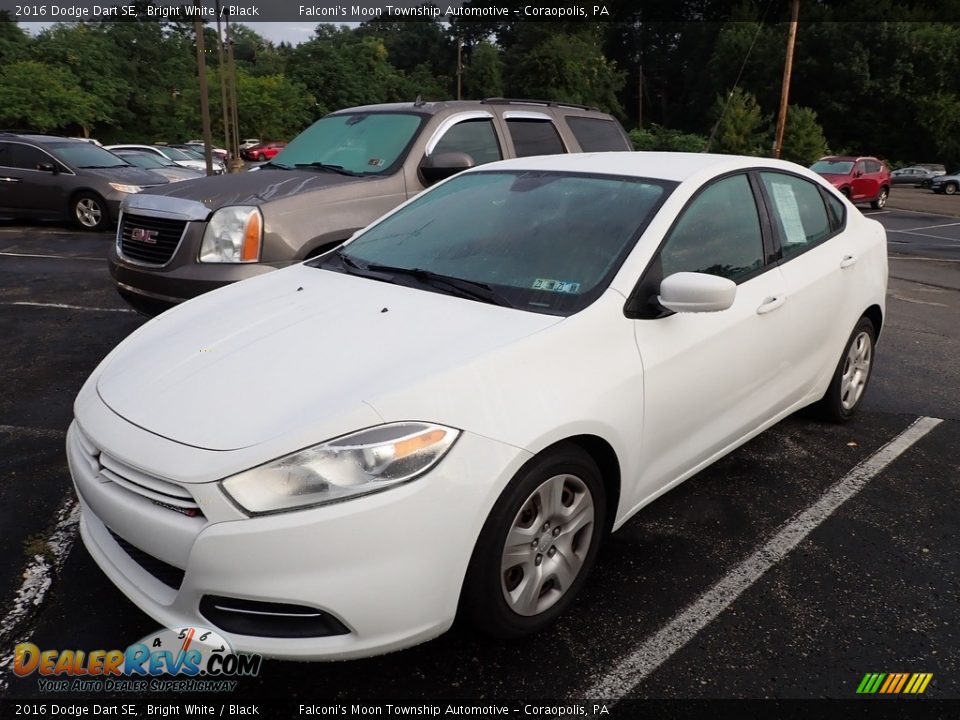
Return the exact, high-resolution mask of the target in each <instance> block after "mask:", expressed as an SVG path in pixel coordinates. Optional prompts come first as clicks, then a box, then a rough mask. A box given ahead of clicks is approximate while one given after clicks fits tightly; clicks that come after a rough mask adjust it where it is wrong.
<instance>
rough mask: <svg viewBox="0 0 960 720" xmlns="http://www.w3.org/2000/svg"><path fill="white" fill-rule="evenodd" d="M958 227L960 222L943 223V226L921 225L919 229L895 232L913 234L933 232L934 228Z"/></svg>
mask: <svg viewBox="0 0 960 720" xmlns="http://www.w3.org/2000/svg"><path fill="white" fill-rule="evenodd" d="M954 225H960V222H952V223H944V224H943V225H921V226H920V227H915V228H907V229H906V230H897V231H895V232H913V231H914V230H933V229H934V228H942V227H953V226H954Z"/></svg>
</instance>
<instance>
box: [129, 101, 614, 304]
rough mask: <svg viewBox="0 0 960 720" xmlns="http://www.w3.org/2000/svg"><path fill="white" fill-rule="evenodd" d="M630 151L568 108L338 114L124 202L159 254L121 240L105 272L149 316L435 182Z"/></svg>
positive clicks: (293, 257)
mask: <svg viewBox="0 0 960 720" xmlns="http://www.w3.org/2000/svg"><path fill="white" fill-rule="evenodd" d="M629 149H631V144H630V141H629V139H628V138H627V135H626V133H625V132H624V131H623V128H621V127H620V124H619V123H617V121H616V120H614V119H613V118H612V117H611V116H610V115H607V114H605V113H601V112H597V111H594V110H590V109H585V108H582V107H575V106H572V105H557V104H547V103H536V102H520V101H509V100H499V99H490V100H486V101H470V102H468V101H460V102H457V101H451V102H437V103H424V102H420V103H398V104H391V105H373V106H366V107H359V108H350V109H347V110H341V111H339V112H335V113H333V114H331V115H328V116H327V117H325V118H322V119H320V120H318V121H317V122H316V123H314V124H313V125H311V126H310V127H309V128H307V129H306V130H305V131H303V132H302V133H301V134H300V135H298V136H297V137H296V138H295V139H294V140H293V141H292V142H291V143H290V144H289V145H288V146H287V147H286V148H285V149H284V150H283V152H281V153H280V154H279V155H277V156H276V157H275V158H274V159H273V160H271V161H269V162H266V163H264V164H263V165H261V166H259V167H257V168H255V169H253V170H251V171H250V172H245V173H235V174H232V175H227V176H225V177H223V178H217V179H216V180H211V179H207V180H204V181H203V182H196V183H189V185H188V186H185V185H180V186H179V187H178V188H176V189H174V188H170V190H171V191H170V192H169V193H162V194H154V195H152V196H151V197H150V198H149V199H146V200H144V201H143V202H141V203H137V204H132V205H128V206H126V207H125V209H124V227H125V228H126V227H129V228H149V229H152V230H160V229H161V225H162V226H163V228H162V230H163V232H162V234H161V242H159V243H158V244H157V246H156V248H155V250H158V251H160V250H162V252H155V253H152V254H151V255H150V259H145V254H144V253H143V251H142V250H143V249H142V248H140V247H139V246H138V245H137V244H136V243H131V242H130V241H126V240H123V238H122V237H121V242H120V244H119V245H118V246H116V247H114V248H113V249H112V250H111V253H110V258H111V259H110V267H111V273H112V274H113V278H114V281H115V282H116V287H117V289H118V290H119V291H120V293H121V294H122V295H123V296H124V297H125V298H126V299H127V300H128V302H129V303H130V304H131V305H132V306H133V307H135V308H137V309H138V310H140V311H141V312H144V313H156V312H158V311H160V310H162V309H165V308H167V307H170V306H171V305H173V304H176V303H178V302H181V301H182V300H185V299H187V298H190V297H194V296H196V295H199V294H200V293H203V292H206V291H208V290H212V289H214V288H217V287H221V286H223V285H226V284H227V283H231V282H234V281H236V280H242V279H244V278H248V277H253V276H255V275H260V274H263V273H265V272H270V271H273V270H275V269H276V268H279V267H283V266H285V265H289V264H290V263H293V262H298V261H300V260H303V259H305V258H307V257H312V256H314V255H319V254H322V253H324V252H327V251H329V250H331V249H332V248H334V247H336V246H337V245H339V244H340V243H342V242H343V241H344V240H346V239H347V238H349V237H350V236H351V235H352V234H353V233H354V232H356V231H357V230H359V229H360V228H362V227H364V226H365V225H367V224H368V223H370V222H371V221H373V220H375V219H376V218H378V217H379V216H381V215H382V214H383V213H385V212H387V211H389V210H392V209H393V208H395V207H396V206H397V205H399V204H400V203H402V202H403V201H404V200H407V199H408V198H410V197H413V196H414V195H416V194H418V193H420V192H422V191H423V189H424V188H426V187H427V186H429V185H431V184H432V183H434V182H437V181H439V180H441V179H443V178H446V177H449V176H450V175H453V174H454V173H457V172H459V171H460V170H464V169H467V168H469V167H472V166H474V165H481V164H483V163H487V162H491V161H494V160H499V159H501V158H505V157H506V158H510V157H516V156H526V155H545V154H550V153H565V152H581V151H602V150H629ZM157 218H161V219H162V220H160V221H159V222H158V220H157ZM174 218H175V220H174ZM181 235H182V236H183V241H182V242H181V240H180V238H181Z"/></svg>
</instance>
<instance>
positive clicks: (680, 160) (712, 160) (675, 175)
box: [478, 152, 808, 182]
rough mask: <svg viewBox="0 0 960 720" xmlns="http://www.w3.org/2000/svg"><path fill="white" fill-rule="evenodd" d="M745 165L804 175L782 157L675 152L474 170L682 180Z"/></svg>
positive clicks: (551, 159) (578, 156)
mask: <svg viewBox="0 0 960 720" xmlns="http://www.w3.org/2000/svg"><path fill="white" fill-rule="evenodd" d="M748 167H772V168H779V169H782V170H791V171H793V172H798V171H799V172H802V173H803V174H808V172H807V170H806V168H801V167H800V166H799V165H795V164H794V163H791V162H786V161H784V160H773V159H771V158H759V157H744V156H740V155H716V154H710V153H679V152H599V153H571V154H568V155H540V156H537V157H524V158H517V159H514V160H502V161H500V162H496V163H490V164H489V165H482V166H480V167H479V168H478V169H481V170H555V171H566V172H584V173H597V174H602V175H628V176H636V177H647V178H658V179H661V180H673V181H676V182H683V181H684V180H686V179H687V178H690V177H692V176H694V175H699V174H701V173H703V172H704V171H711V172H712V173H714V174H719V173H723V172H727V171H730V170H737V169H740V168H748Z"/></svg>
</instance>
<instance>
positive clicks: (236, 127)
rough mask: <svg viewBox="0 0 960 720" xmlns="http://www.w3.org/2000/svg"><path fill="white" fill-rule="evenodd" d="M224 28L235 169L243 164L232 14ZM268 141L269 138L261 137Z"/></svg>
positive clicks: (224, 22) (232, 151) (228, 15)
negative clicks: (231, 28) (231, 23)
mask: <svg viewBox="0 0 960 720" xmlns="http://www.w3.org/2000/svg"><path fill="white" fill-rule="evenodd" d="M223 29H224V33H225V34H226V37H227V63H228V64H229V69H230V85H229V87H228V90H229V92H230V114H231V117H232V118H233V147H232V148H230V153H231V154H232V155H233V169H234V170H239V169H240V168H241V167H242V166H243V161H242V160H241V159H240V115H239V111H238V110H237V63H236V61H235V60H234V57H233V35H231V33H230V14H229V13H228V14H227V16H226V17H225V18H224V20H223ZM260 139H261V140H263V141H266V140H267V139H268V138H260Z"/></svg>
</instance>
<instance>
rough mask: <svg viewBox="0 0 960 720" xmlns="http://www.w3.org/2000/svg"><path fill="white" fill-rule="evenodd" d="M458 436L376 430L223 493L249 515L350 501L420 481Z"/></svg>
mask: <svg viewBox="0 0 960 720" xmlns="http://www.w3.org/2000/svg"><path fill="white" fill-rule="evenodd" d="M459 435H460V431H459V430H454V429H453V428H448V427H444V426H443V425H433V424H429V423H419V422H407V423H391V424H389V425H380V426H378V427H374V428H369V429H367V430H361V431H359V432H356V433H351V434H350V435H345V436H343V437H340V438H337V439H335V440H330V441H328V442H325V443H322V444H320V445H316V446H314V447H312V448H307V449H306V450H301V451H299V452H296V453H293V454H292V455H287V456H286V457H283V458H279V459H278V460H274V461H273V462H269V463H267V464H266V465H261V466H260V467H257V468H253V469H252V470H247V471H246V472H242V473H240V474H239V475H234V476H233V477H231V478H227V479H226V480H224V481H223V482H222V483H221V487H222V488H223V490H224V492H226V494H227V495H228V496H229V497H230V498H231V499H232V500H233V501H234V502H235V503H236V504H237V505H239V506H240V507H241V508H242V509H243V510H245V511H246V512H248V513H250V514H251V515H261V514H265V513H276V512H283V511H285V510H300V509H303V508H306V507H314V506H317V505H325V504H327V503H332V502H337V501H340V500H349V499H352V498H355V497H360V496H361V495H369V494H370V493H375V492H379V491H381V490H386V489H388V488H392V487H396V486H397V485H401V484H403V483H406V482H409V481H411V480H414V479H415V478H418V477H420V476H421V475H423V474H424V473H426V472H427V471H428V470H429V469H430V468H432V467H433V466H434V465H436V464H437V463H438V462H440V459H441V458H442V457H443V456H444V455H445V454H446V453H447V451H448V450H449V449H450V447H451V446H452V445H453V443H454V441H455V440H456V439H457V437H458V436H459Z"/></svg>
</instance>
